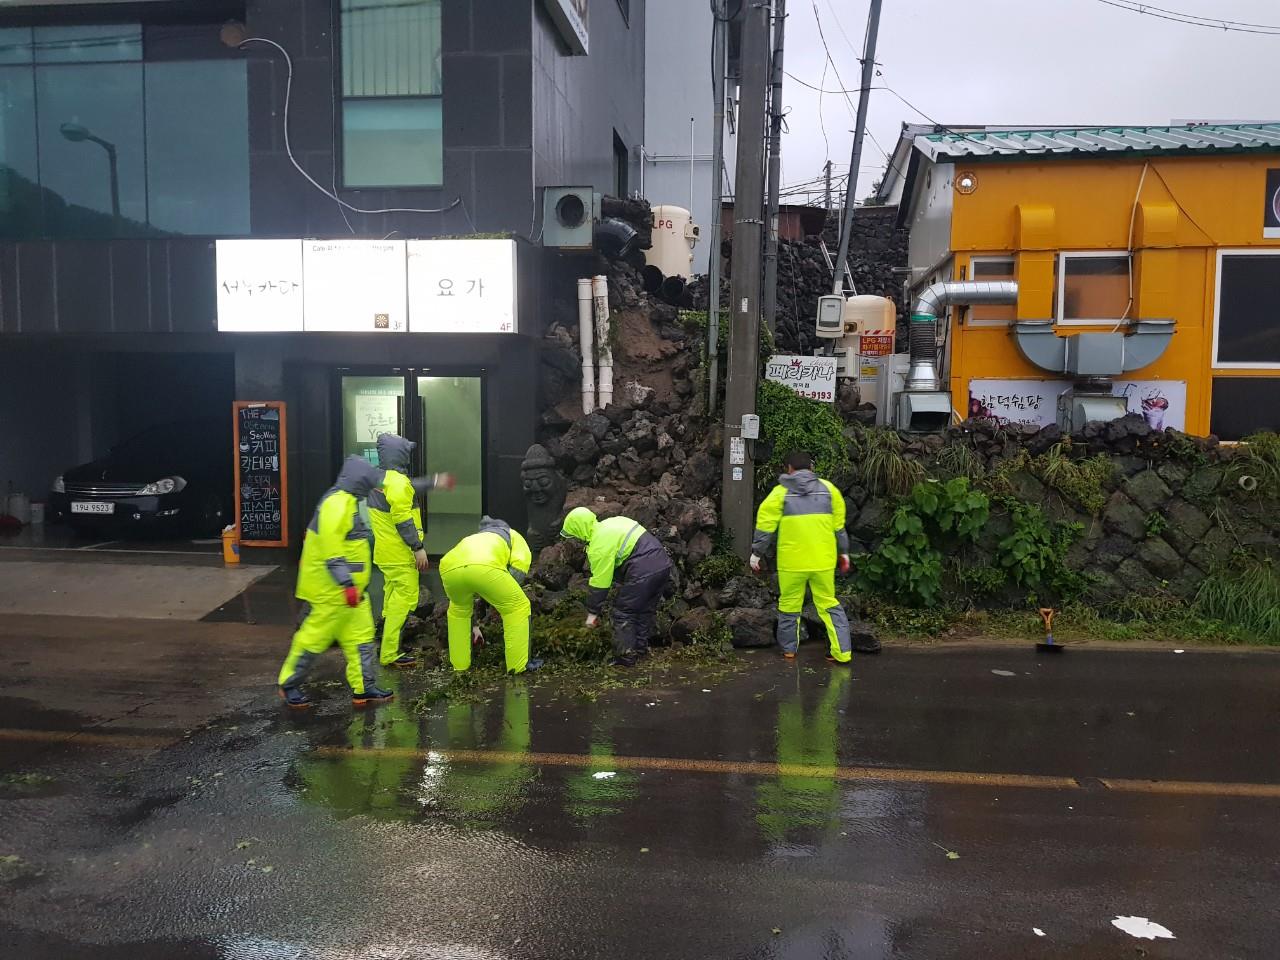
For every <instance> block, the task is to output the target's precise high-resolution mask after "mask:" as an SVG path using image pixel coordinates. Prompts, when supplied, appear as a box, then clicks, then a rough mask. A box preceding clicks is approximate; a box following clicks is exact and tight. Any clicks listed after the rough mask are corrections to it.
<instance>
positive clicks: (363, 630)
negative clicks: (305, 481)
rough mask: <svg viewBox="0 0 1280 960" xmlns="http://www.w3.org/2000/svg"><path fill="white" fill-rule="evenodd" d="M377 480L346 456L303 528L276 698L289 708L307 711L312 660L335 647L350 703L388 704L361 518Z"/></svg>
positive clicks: (372, 472) (366, 538)
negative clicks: (294, 603)
mask: <svg viewBox="0 0 1280 960" xmlns="http://www.w3.org/2000/svg"><path fill="white" fill-rule="evenodd" d="M381 482H382V471H381V470H379V469H377V468H376V467H373V466H371V465H370V464H369V462H368V461H367V460H365V459H364V458H362V457H347V460H346V462H345V463H344V464H343V465H342V472H341V473H339V474H338V479H337V480H336V481H335V482H334V485H333V487H332V488H330V489H329V491H328V492H327V493H326V494H325V495H324V496H323V497H321V498H320V503H319V504H318V505H317V506H316V512H315V516H313V517H312V518H311V522H310V523H309V524H308V525H307V534H306V537H304V538H303V541H302V559H301V560H300V561H299V562H298V586H297V590H296V591H295V593H296V595H297V597H298V599H299V600H302V601H304V602H305V603H306V614H305V618H304V619H303V621H302V624H301V626H299V627H298V630H297V632H296V633H295V634H294V635H293V643H292V644H291V645H290V647H289V655H288V656H287V657H285V660H284V665H283V666H281V668H280V678H279V680H277V683H279V685H280V696H281V697H282V698H283V699H284V701H285V703H287V704H288V705H289V706H290V707H292V708H293V709H295V710H305V709H307V708H308V707H310V706H312V701H311V698H310V697H308V696H307V695H306V694H305V693H303V692H302V686H301V685H302V681H303V680H304V679H305V678H306V675H307V672H308V671H309V670H310V668H311V663H312V661H313V660H315V658H316V657H318V656H319V655H320V654H322V653H324V652H325V651H326V650H328V649H329V648H330V647H331V646H333V644H334V643H337V644H338V646H339V647H341V648H342V655H343V656H344V657H346V658H347V684H348V685H349V686H350V687H351V702H352V704H353V705H354V706H357V707H363V706H366V705H368V704H371V703H379V702H382V701H386V700H390V699H391V698H392V696H393V694H392V693H391V691H389V690H382V689H380V688H379V687H378V686H377V685H376V684H375V683H374V681H375V680H376V679H377V676H378V650H377V646H376V644H375V642H374V630H373V611H372V610H371V609H370V604H369V596H368V594H367V593H366V592H365V590H366V588H367V587H368V586H369V576H370V574H371V573H372V570H373V564H372V559H373V558H372V555H371V554H372V551H371V550H370V549H369V540H370V537H371V534H370V532H369V528H368V527H367V526H365V523H364V521H363V520H361V519H360V512H359V508H360V501H361V500H363V499H365V498H366V497H368V496H369V494H370V492H371V491H373V490H374V489H376V488H377V486H378V484H380V483H381Z"/></svg>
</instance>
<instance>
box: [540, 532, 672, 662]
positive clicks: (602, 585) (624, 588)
mask: <svg viewBox="0 0 1280 960" xmlns="http://www.w3.org/2000/svg"><path fill="white" fill-rule="evenodd" d="M560 536H562V537H566V538H568V539H571V540H578V541H580V542H582V543H585V544H586V545H587V562H588V563H589V564H590V565H591V581H590V586H591V593H590V594H588V596H587V626H589V627H594V626H595V625H596V623H597V622H598V621H599V618H600V612H601V610H603V609H604V602H605V600H607V599H608V597H609V588H610V587H612V586H613V581H614V580H615V579H617V580H618V581H619V584H618V592H617V593H616V594H615V595H614V598H613V654H614V656H613V660H612V663H613V665H614V666H618V667H632V666H635V662H636V657H642V656H644V655H645V654H647V653H648V652H649V643H650V642H651V641H652V640H653V636H654V634H655V633H656V632H657V630H658V604H660V603H661V602H662V596H663V593H664V592H665V591H666V589H667V584H668V583H669V582H670V581H671V558H670V557H669V556H668V555H667V549H666V547H664V546H663V545H662V542H661V541H660V540H659V539H658V538H657V537H655V536H654V535H653V534H652V533H650V532H649V531H647V530H646V529H645V528H644V527H642V526H641V525H640V524H639V523H637V522H636V521H634V520H631V519H629V518H627V517H609V518H608V519H607V520H598V519H597V518H596V515H595V514H594V513H592V512H591V511H590V510H588V509H587V508H586V507H576V508H574V509H573V510H570V511H569V515H568V516H567V517H565V519H564V526H563V527H562V528H561V530H560Z"/></svg>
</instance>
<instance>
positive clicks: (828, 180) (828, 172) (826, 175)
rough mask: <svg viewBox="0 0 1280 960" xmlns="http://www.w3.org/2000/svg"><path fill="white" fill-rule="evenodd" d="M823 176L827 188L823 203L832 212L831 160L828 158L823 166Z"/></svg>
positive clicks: (828, 211)
mask: <svg viewBox="0 0 1280 960" xmlns="http://www.w3.org/2000/svg"><path fill="white" fill-rule="evenodd" d="M822 176H823V179H824V180H825V181H826V190H825V195H824V199H823V202H822V205H823V206H824V207H826V210H827V213H830V212H831V161H830V160H828V161H827V164H826V166H825V167H823V168H822Z"/></svg>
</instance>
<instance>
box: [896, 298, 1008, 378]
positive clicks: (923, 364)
mask: <svg viewBox="0 0 1280 960" xmlns="http://www.w3.org/2000/svg"><path fill="white" fill-rule="evenodd" d="M1017 302H1018V284H1017V281H1014V280H944V281H942V282H941V283H935V284H933V285H932V286H930V287H927V288H926V289H925V290H924V292H923V293H921V294H920V296H919V297H917V298H916V307H915V310H914V311H912V314H911V326H910V327H909V333H910V339H911V367H910V368H909V369H908V371H907V382H906V389H907V390H941V389H942V378H941V377H940V376H939V374H938V314H939V313H940V312H941V311H943V310H945V309H947V307H955V306H990V305H1004V304H1011V303H1017Z"/></svg>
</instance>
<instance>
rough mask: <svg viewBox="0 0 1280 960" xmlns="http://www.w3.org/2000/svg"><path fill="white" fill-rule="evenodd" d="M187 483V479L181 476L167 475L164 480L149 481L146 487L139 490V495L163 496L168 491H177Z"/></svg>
mask: <svg viewBox="0 0 1280 960" xmlns="http://www.w3.org/2000/svg"><path fill="white" fill-rule="evenodd" d="M186 485H187V481H185V480H183V479H182V478H181V477H165V478H164V479H163V480H157V481H156V482H155V483H148V484H147V485H146V486H145V487H143V488H142V489H141V490H139V491H138V493H137V496H139V497H162V496H164V495H165V494H166V493H177V492H178V491H179V490H181V489H182V488H183V487H185V486H186Z"/></svg>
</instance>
